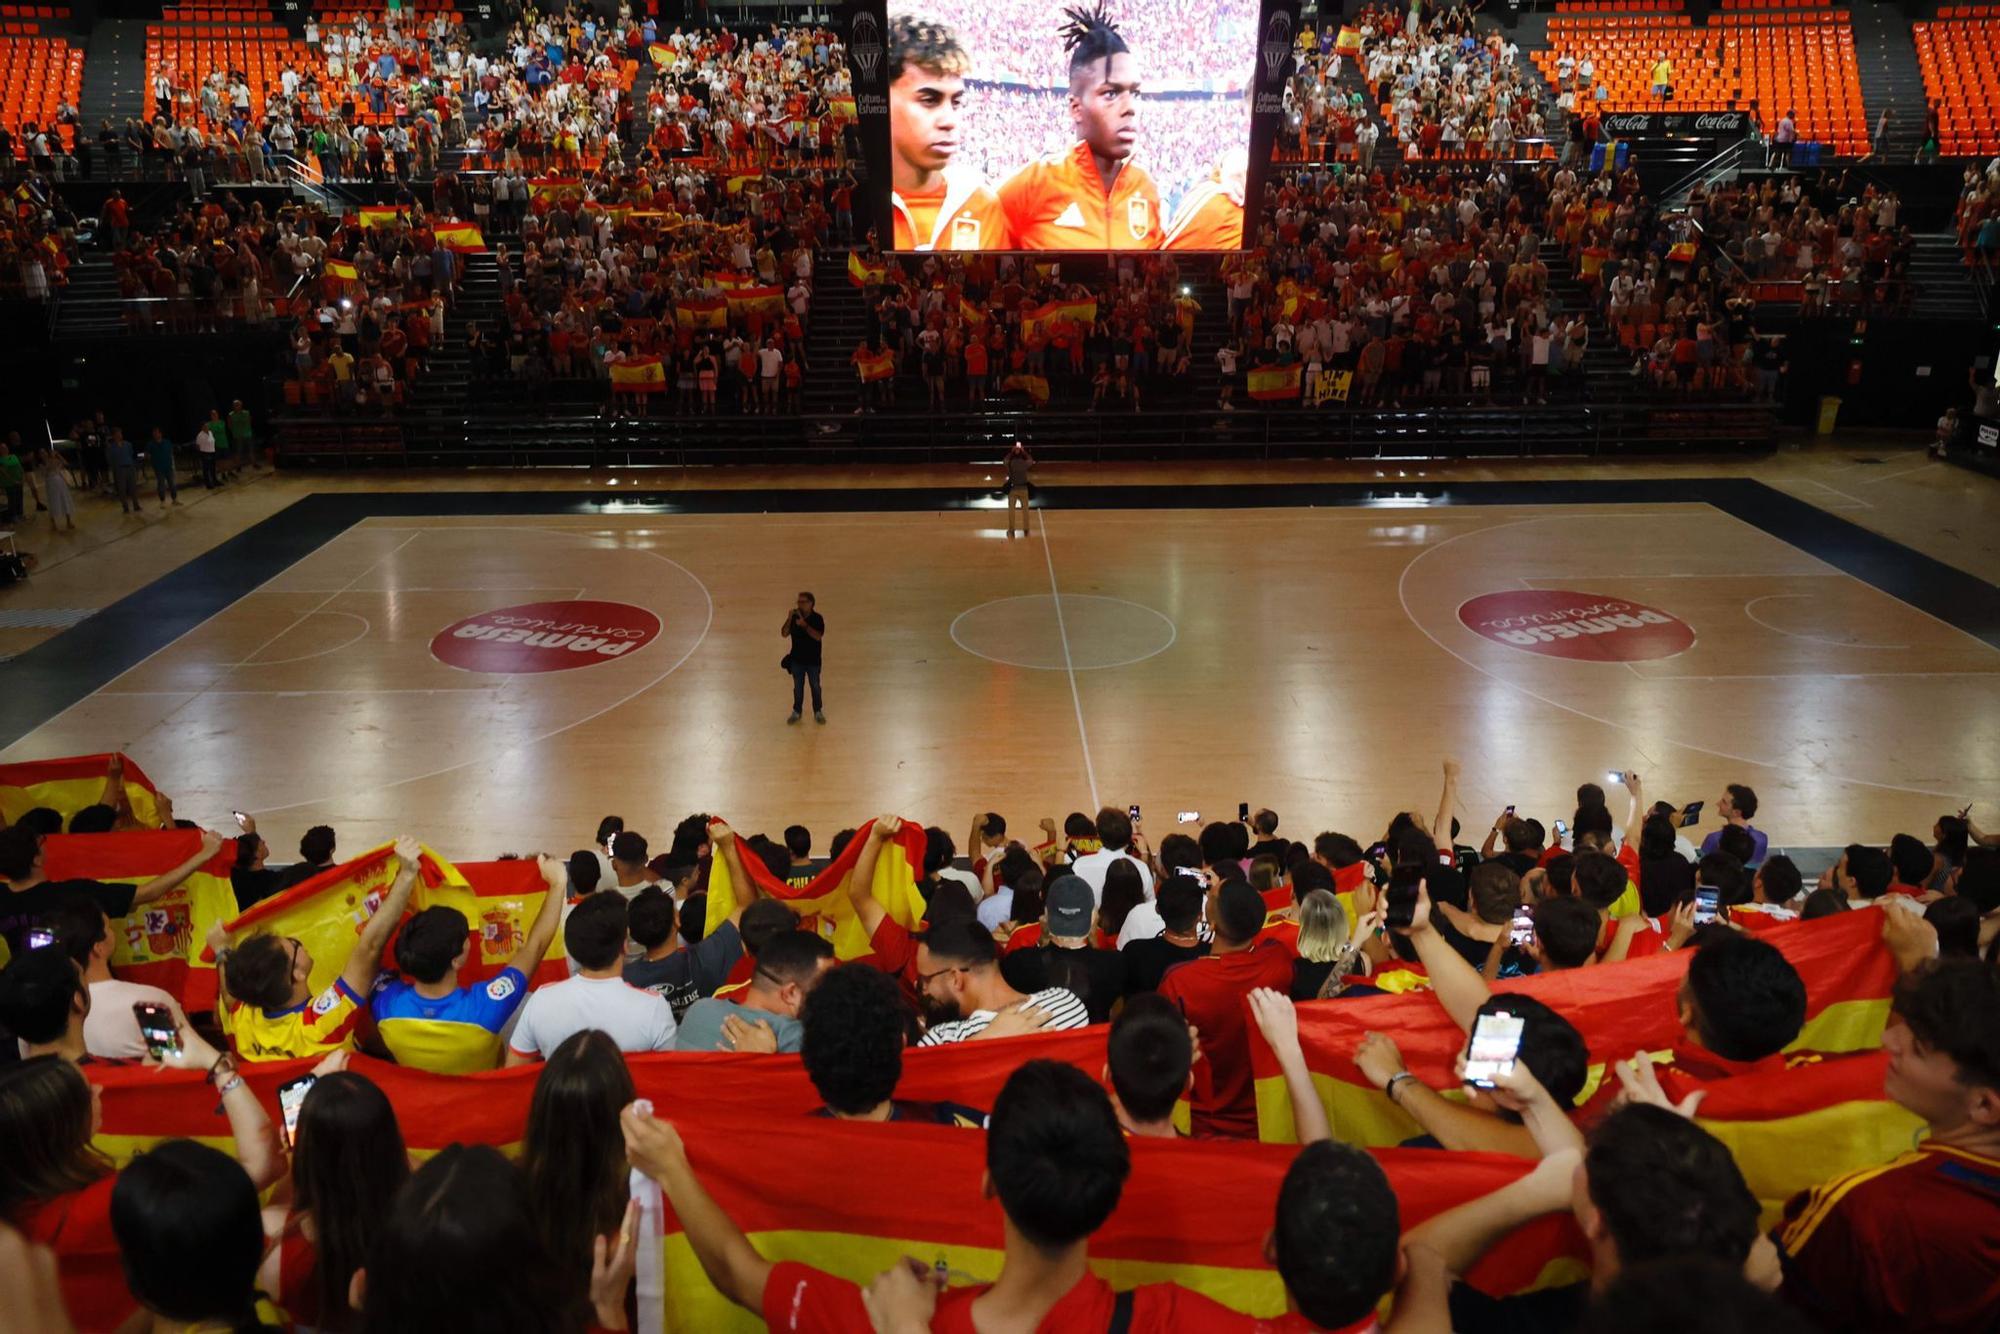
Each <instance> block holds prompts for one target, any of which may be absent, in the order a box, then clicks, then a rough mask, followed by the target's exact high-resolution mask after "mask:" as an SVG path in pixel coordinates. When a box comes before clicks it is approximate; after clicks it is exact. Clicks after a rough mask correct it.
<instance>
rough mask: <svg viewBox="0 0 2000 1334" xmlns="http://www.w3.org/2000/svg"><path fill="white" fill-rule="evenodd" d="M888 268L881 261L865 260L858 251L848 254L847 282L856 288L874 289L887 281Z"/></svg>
mask: <svg viewBox="0 0 2000 1334" xmlns="http://www.w3.org/2000/svg"><path fill="white" fill-rule="evenodd" d="M888 277H889V266H888V264H887V263H885V262H883V261H882V260H879V259H878V260H865V259H863V258H861V252H860V251H858V250H854V251H850V252H848V256H847V281H849V282H851V283H853V284H854V285H855V286H856V287H874V286H877V285H879V284H880V283H882V282H884V281H886V280H887V278H888Z"/></svg>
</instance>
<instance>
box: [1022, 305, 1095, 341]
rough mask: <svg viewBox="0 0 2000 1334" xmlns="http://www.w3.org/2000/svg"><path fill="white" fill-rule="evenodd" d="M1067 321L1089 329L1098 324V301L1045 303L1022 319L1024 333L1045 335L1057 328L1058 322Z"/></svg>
mask: <svg viewBox="0 0 2000 1334" xmlns="http://www.w3.org/2000/svg"><path fill="white" fill-rule="evenodd" d="M1062 319H1067V320H1070V321H1073V322H1074V323H1077V324H1081V325H1083V326H1084V327H1086V328H1088V327H1089V326H1090V325H1092V324H1095V323H1096V322H1097V302H1096V301H1045V302H1043V303H1042V304H1041V305H1039V306H1036V307H1035V308H1034V309H1033V310H1031V311H1029V312H1028V313H1027V314H1025V315H1023V316H1022V317H1021V331H1022V332H1023V333H1028V332H1033V331H1039V332H1040V333H1042V334H1043V335H1047V334H1048V332H1049V331H1050V330H1051V329H1053V328H1054V327H1055V324H1056V321H1057V320H1062Z"/></svg>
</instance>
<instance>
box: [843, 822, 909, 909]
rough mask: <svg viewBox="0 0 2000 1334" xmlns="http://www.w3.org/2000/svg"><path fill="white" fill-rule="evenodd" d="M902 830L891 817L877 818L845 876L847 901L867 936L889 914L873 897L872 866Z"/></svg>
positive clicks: (873, 870) (873, 871)
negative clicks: (890, 841)
mask: <svg viewBox="0 0 2000 1334" xmlns="http://www.w3.org/2000/svg"><path fill="white" fill-rule="evenodd" d="M902 827H903V822H902V821H901V820H900V819H898V818H897V817H895V816H893V815H878V816H876V817H875V823H874V824H872V825H870V826H869V827H868V841H867V842H866V843H863V844H862V845H861V852H860V855H859V856H857V857H856V858H855V859H854V869H853V870H852V871H850V872H849V873H848V876H847V901H848V902H849V903H851V904H853V905H854V915H855V916H856V917H858V918H860V919H861V929H862V930H863V931H866V932H867V933H868V934H869V935H871V936H872V935H874V934H875V928H876V927H878V926H880V925H882V919H883V918H884V917H887V916H888V915H889V910H888V909H886V908H884V907H883V906H882V904H881V902H880V900H878V899H877V898H876V897H875V863H876V862H877V861H878V860H879V859H880V858H881V856H882V845H883V844H884V843H887V842H888V841H889V840H890V839H892V838H894V837H895V836H896V834H897V832H898V831H900V830H901V829H902Z"/></svg>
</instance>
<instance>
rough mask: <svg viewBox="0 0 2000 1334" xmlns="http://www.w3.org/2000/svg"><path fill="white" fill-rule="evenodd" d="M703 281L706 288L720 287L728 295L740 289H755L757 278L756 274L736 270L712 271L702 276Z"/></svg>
mask: <svg viewBox="0 0 2000 1334" xmlns="http://www.w3.org/2000/svg"><path fill="white" fill-rule="evenodd" d="M701 281H702V285H703V286H704V287H720V288H721V289H722V290H723V292H724V293H725V294H726V293H729V292H733V291H735V290H736V289H737V288H739V287H754V286H755V285H756V283H757V278H756V275H754V274H749V273H743V272H740V271H738V270H736V269H710V270H709V271H708V272H707V273H704V274H703V275H702V276H701Z"/></svg>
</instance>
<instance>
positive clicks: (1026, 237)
mask: <svg viewBox="0 0 2000 1334" xmlns="http://www.w3.org/2000/svg"><path fill="white" fill-rule="evenodd" d="M1063 13H1064V14H1066V15H1067V16H1068V22H1066V23H1064V24H1063V27H1062V38H1063V46H1064V47H1065V48H1066V49H1067V50H1068V51H1069V116H1070V122H1071V123H1072V124H1073V125H1075V126H1076V132H1077V135H1078V136H1079V137H1078V140H1077V143H1076V146H1075V147H1073V148H1071V149H1070V150H1069V151H1068V152H1066V153H1057V154H1051V155H1050V156H1048V157H1043V158H1037V159H1036V160H1035V161H1033V162H1030V163H1029V164H1028V165H1027V166H1025V167H1022V168H1021V169H1020V170H1019V171H1017V172H1015V173H1014V174H1013V175H1012V176H1011V177H1009V178H1008V180H1007V182H1006V184H1004V185H1002V186H1001V187H1000V204H1001V207H1002V208H1004V209H1005V210H1006V213H1007V223H1008V225H1009V227H1011V228H1012V229H1013V233H1014V242H1015V244H1016V245H1018V246H1020V247H1021V248H1022V249H1023V250H1158V249H1159V248H1160V238H1161V236H1162V235H1163V233H1164V231H1165V228H1164V226H1163V225H1162V223H1161V220H1160V192H1159V191H1158V190H1157V189H1156V188H1155V187H1154V185H1153V178H1152V177H1150V176H1148V175H1147V174H1146V169H1145V168H1144V167H1142V166H1140V165H1139V164H1138V163H1136V162H1134V161H1133V160H1132V154H1133V150H1134V149H1135V148H1136V147H1137V146H1138V143H1139V96H1140V94H1139V61H1138V59H1137V57H1135V56H1134V55H1133V54H1132V52H1131V50H1130V49H1129V48H1128V47H1127V46H1126V45H1125V39H1124V38H1123V37H1122V36H1120V35H1119V33H1118V29H1116V28H1115V27H1113V26H1112V25H1111V23H1110V21H1109V20H1108V19H1107V18H1106V17H1105V10H1104V7H1103V6H1102V5H1101V4H1100V5H1099V6H1098V7H1097V8H1096V9H1094V10H1082V9H1066V10H1064V11H1063Z"/></svg>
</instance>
